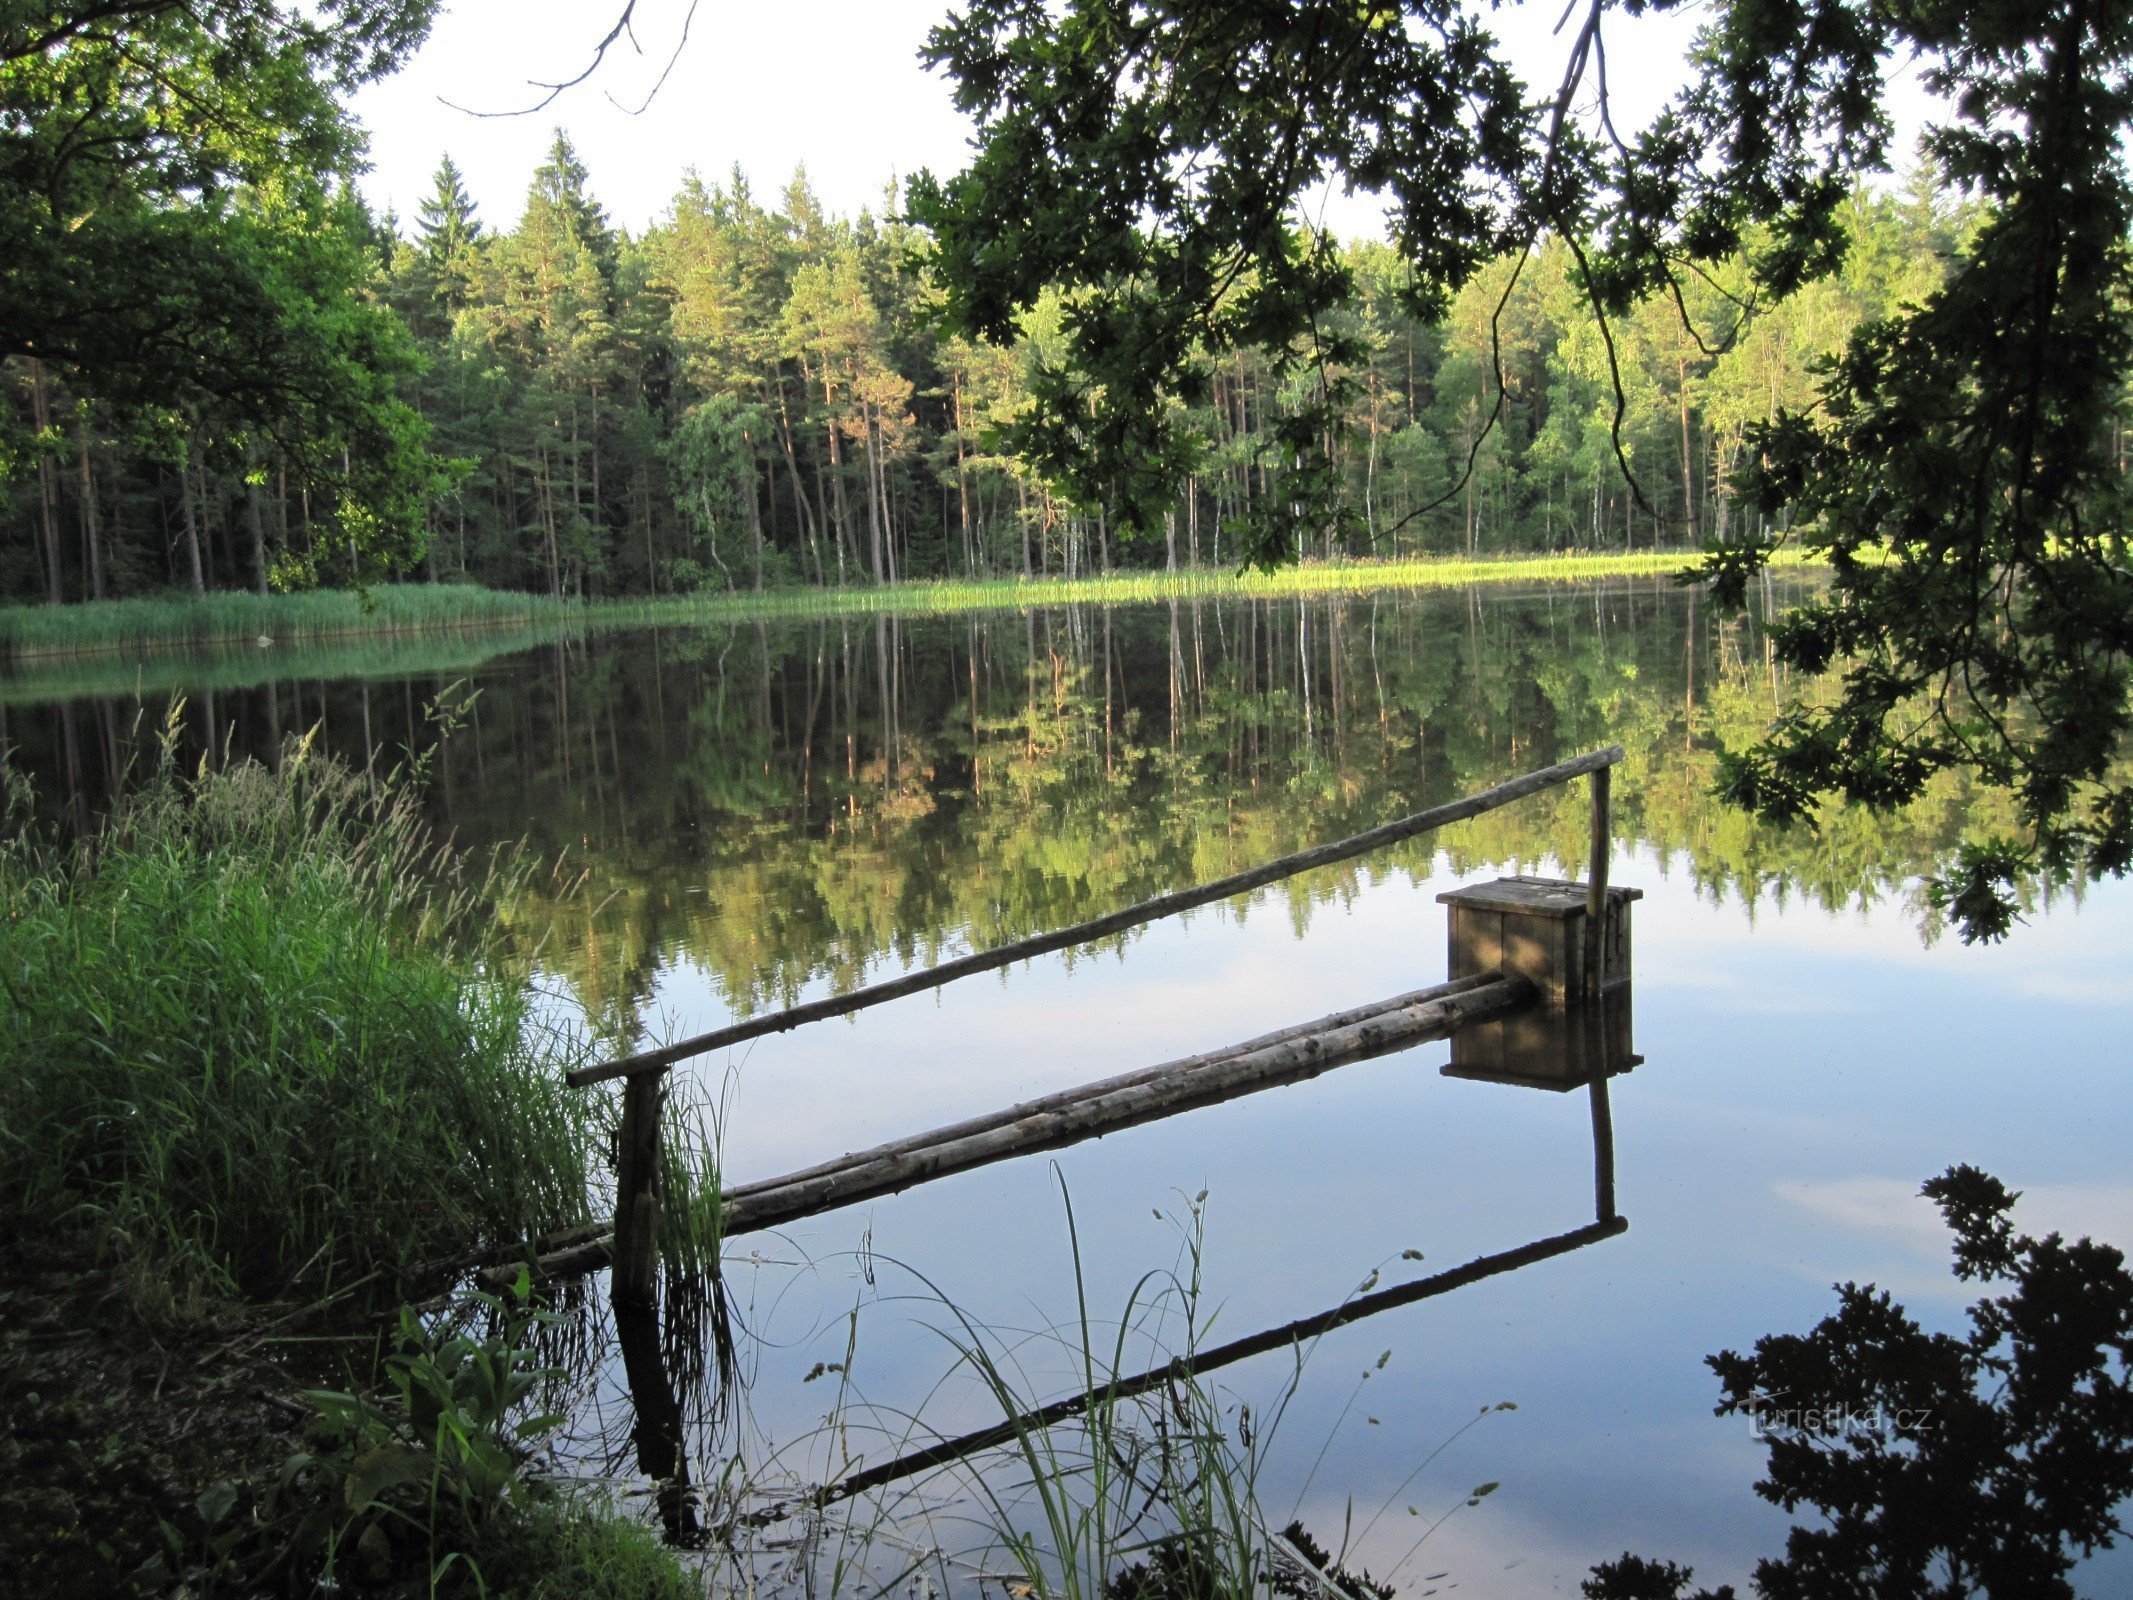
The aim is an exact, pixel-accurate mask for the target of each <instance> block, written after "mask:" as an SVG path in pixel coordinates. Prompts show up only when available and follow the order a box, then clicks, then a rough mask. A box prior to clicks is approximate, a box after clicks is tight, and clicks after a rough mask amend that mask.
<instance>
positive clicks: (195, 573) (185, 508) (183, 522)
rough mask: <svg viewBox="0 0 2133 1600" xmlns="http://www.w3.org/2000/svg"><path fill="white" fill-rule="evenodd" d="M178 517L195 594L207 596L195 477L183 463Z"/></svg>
mask: <svg viewBox="0 0 2133 1600" xmlns="http://www.w3.org/2000/svg"><path fill="white" fill-rule="evenodd" d="M178 515H179V518H180V524H179V525H180V526H181V527H182V528H183V529H184V530H185V565H186V570H187V571H188V573H189V574H190V575H191V577H192V585H193V593H194V594H196V595H200V594H206V593H207V575H206V573H204V572H203V571H202V570H201V568H200V519H199V517H198V516H197V515H196V514H195V512H194V509H193V475H192V472H191V470H190V469H189V468H187V466H186V465H185V464H184V463H183V462H180V463H179V464H178Z"/></svg>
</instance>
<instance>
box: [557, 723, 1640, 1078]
mask: <svg viewBox="0 0 2133 1600" xmlns="http://www.w3.org/2000/svg"><path fill="white" fill-rule="evenodd" d="M1622 759H1623V751H1622V747H1621V746H1620V745H1618V744H1611V745H1608V746H1607V747H1606V748H1604V749H1600V750H1592V751H1588V752H1587V753H1586V754H1584V755H1581V756H1573V757H1571V759H1570V760H1568V761H1558V762H1557V763H1556V764H1555V765H1554V766H1552V767H1543V768H1541V769H1540V770H1539V771H1538V772H1529V773H1526V774H1525V775H1524V776H1522V777H1517V778H1511V779H1509V780H1507V781H1505V782H1503V783H1499V784H1497V785H1495V786H1494V787H1493V788H1489V789H1484V790H1482V791H1481V792H1480V793H1478V794H1470V795H1467V796H1466V797H1465V798H1464V799H1460V800H1454V801H1451V802H1449V803H1448V804H1445V805H1441V806H1432V807H1430V808H1429V809H1428V810H1426V811H1417V812H1415V813H1414V814H1413V815H1412V816H1407V817H1401V818H1400V819H1399V820H1397V821H1395V822H1387V823H1383V824H1381V825H1380V826H1378V827H1375V828H1371V829H1368V830H1367V831H1365V832H1363V833H1358V834H1354V835H1351V836H1350V837H1349V838H1346V839H1336V840H1335V841H1333V842H1332V843H1331V844H1322V845H1317V846H1314V847H1313V848H1311V849H1309V850H1299V851H1297V852H1296V853H1295V854H1294V855H1287V856H1281V857H1279V858H1277V859H1275V860H1273V861H1269V862H1266V863H1265V864H1264V865H1262V866H1257V867H1253V868H1252V869H1251V870H1250V871H1247V872H1238V873H1233V874H1231V875H1230V876H1229V877H1227V878H1217V879H1215V880H1214V881H1213V882H1211V883H1203V884H1198V885H1195V886H1194V887H1192V888H1190V889H1175V890H1172V891H1171V892H1170V893H1168V894H1160V895H1157V896H1156V897H1155V898H1154V899H1152V900H1143V901H1141V902H1140V903H1139V904H1137V905H1130V906H1127V907H1125V908H1123V909H1122V910H1118V911H1113V912H1110V913H1108V914H1106V915H1104V916H1101V917H1096V918H1093V919H1091V920H1090V921H1088V922H1077V923H1075V924H1073V925H1072V926H1071V927H1066V928H1058V929H1055V930H1054V931H1052V932H1050V933H1040V934H1036V935H1034V936H1032V937H1030V938H1027V939H1017V940H1015V941H1014V942H1013V943H1011V944H1003V945H1000V946H998V947H996V948H994V949H991V950H979V951H973V952H972V953H971V954H969V955H965V956H957V957H956V958H955V959H953V960H951V961H943V962H941V963H940V964H939V965H938V966H933V967H926V968H924V969H922V970H920V971H918V972H907V973H905V974H904V975H903V976H902V977H900V978H891V979H889V980H888V981H887V982H885V983H873V984H868V985H866V986H865V987H863V988H859V989H853V990H851V991H850V992H848V993H845V994H840V995H831V996H829V997H828V998H826V999H822V1000H809V1001H807V1002H805V1003H804V1004H801V1005H796V1006H790V1007H788V1008H786V1009H785V1010H783V1011H773V1012H770V1013H768V1014H767V1015H764V1016H760V1017H751V1018H749V1019H748V1020H747V1021H745V1022H735V1023H729V1024H727V1025H726V1026H725V1027H723V1028H714V1029H712V1030H711V1031H710V1032H709V1033H700V1034H697V1035H696V1036H695V1037H693V1038H689V1039H683V1040H680V1041H679V1042H677V1043H674V1044H669V1045H662V1046H660V1047H659V1048H658V1049H656V1050H645V1051H641V1052H640V1053H638V1054H636V1055H633V1056H624V1057H622V1058H621V1059H620V1060H616V1061H607V1062H602V1063H601V1064H599V1065H598V1066H591V1067H579V1068H577V1069H576V1070H575V1071H573V1072H571V1073H569V1074H567V1077H568V1080H569V1081H570V1082H571V1083H573V1084H576V1085H577V1086H579V1087H580V1088H583V1087H585V1086H586V1085H588V1084H595V1083H605V1082H607V1081H608V1080H609V1079H612V1078H627V1077H632V1076H634V1075H636V1074H638V1073H645V1072H665V1071H666V1070H667V1069H668V1068H670V1067H672V1066H673V1065H675V1063H677V1062H681V1061H686V1060H688V1059H689V1058H690V1057H691V1056H700V1055H703V1054H705V1053H706V1052H708V1051H712V1050H717V1049H720V1048H723V1047H724V1046H726V1045H732V1044H741V1043H744V1042H745V1041H747V1040H749V1039H760V1038H762V1037H763V1036H764V1035H766V1034H772V1033H784V1032H787V1031H788V1030H790V1029H793V1028H797V1027H800V1026H802V1025H803V1024H805V1023H809V1022H821V1021H824V1020H826V1019H827V1018H830V1017H844V1016H850V1015H851V1014H852V1013H853V1012H855V1011H865V1010H867V1009H868V1008H869V1007H871V1006H878V1005H881V1004H882V1003H884V1002H885V1001H889V1000H900V999H902V998H903V997H904V996H906V995H913V994H923V993H925V992H926V991H927V990H929V989H939V988H944V987H945V986H947V985H948V984H951V983H953V982H955V981H956V980H957V979H958V978H968V977H974V976H975V975H977V974H978V973H981V972H995V971H998V970H999V969H1000V968H1001V967H1007V966H1012V965H1014V963H1016V962H1017V961H1027V960H1029V959H1030V958H1032V957H1034V956H1042V955H1050V954H1051V953H1052V952H1053V951H1055V950H1065V949H1068V948H1070V947H1071V946H1074V945H1077V944H1088V943H1090V942H1091V941H1092V940H1096V939H1104V938H1109V937H1110V936H1111V935H1113V934H1116V933H1124V932H1125V931H1126V930H1128V929H1129V928H1139V927H1144V926H1146V925H1147V924H1148V923H1151V922H1159V921H1161V920H1162V919H1163V918H1165V917H1174V916H1176V915H1177V914H1178V913H1180V912H1183V911H1191V910H1193V909H1195V908H1196V907H1199V906H1204V905H1211V904H1213V903H1214V902H1215V901H1217V900H1227V899H1229V898H1230V897H1231V896H1232V895H1238V894H1245V893H1248V892H1249V891H1251V890H1253V889H1259V888H1263V887H1265V886H1266V885H1267V884H1270V883H1279V882H1280V881H1281V880H1282V879H1284V878H1293V877H1295V876H1296V875H1297V874H1298V873H1300V872H1309V871H1310V870H1311V869H1312V868H1314V867H1326V866H1332V865H1333V864H1335V863H1336V862H1341V861H1351V860H1353V859H1354V858H1355V857H1357V856H1360V855H1367V854H1368V853H1369V852H1370V851H1372V850H1379V849H1382V848H1384V847H1385V846H1386V845H1390V844H1398V843H1400V842H1401V841H1402V840H1405V839H1412V838H1413V837H1415V835H1417V834H1421V833H1428V832H1430V831H1431V830H1432V829H1436V828H1442V827H1448V826H1449V825H1450V824H1452V823H1455V822H1464V821H1466V820H1467V819H1468V818H1470V817H1478V816H1480V815H1482V814H1483V813H1484V812H1489V811H1494V810H1495V809H1496V808H1497V807H1499V806H1506V805H1509V804H1510V803H1511V802H1512V801H1514V800H1522V799H1524V798H1525V797H1526V796H1527V795H1529V794H1538V793H1539V792H1540V791H1541V790H1543V789H1552V788H1554V787H1556V786H1557V785H1558V784H1564V783H1568V782H1570V781H1571V780H1572V779H1573V778H1581V777H1583V776H1584V775H1585V774H1586V773H1588V772H1603V771H1604V770H1605V769H1606V768H1608V767H1611V766H1613V765H1614V764H1615V763H1616V762H1618V761H1620V760H1622Z"/></svg>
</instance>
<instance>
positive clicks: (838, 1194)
mask: <svg viewBox="0 0 2133 1600" xmlns="http://www.w3.org/2000/svg"><path fill="white" fill-rule="evenodd" d="M1417 992H1418V993H1423V994H1429V995H1430V996H1431V997H1430V998H1427V999H1422V1000H1411V1001H1410V1003H1407V1004H1391V1005H1388V1006H1387V1007H1385V1008H1378V1007H1361V1008H1358V1009H1357V1010H1356V1011H1353V1012H1339V1013H1336V1014H1335V1015H1333V1016H1331V1017H1326V1018H1321V1019H1320V1021H1319V1022H1317V1023H1315V1024H1307V1025H1305V1026H1303V1027H1300V1028H1288V1029H1283V1030H1281V1032H1280V1033H1278V1034H1274V1035H1268V1036H1267V1039H1270V1040H1272V1041H1274V1042H1271V1043H1269V1042H1266V1040H1255V1041H1252V1042H1251V1043H1250V1044H1248V1045H1245V1046H1240V1047H1237V1048H1236V1049H1233V1050H1229V1051H1222V1052H1216V1053H1214V1054H1211V1055H1207V1056H1190V1057H1186V1058H1184V1060H1182V1061H1178V1062H1168V1063H1165V1064H1164V1065H1163V1066H1162V1067H1158V1068H1150V1069H1146V1070H1144V1071H1141V1072H1134V1073H1128V1074H1124V1075H1123V1076H1122V1077H1121V1078H1117V1079H1106V1080H1102V1081H1100V1082H1098V1083H1094V1084H1088V1085H1084V1086H1083V1087H1082V1088H1081V1089H1079V1090H1068V1091H1065V1092H1063V1093H1061V1094H1055V1095H1047V1096H1044V1097H1043V1098H1041V1099H1039V1100H1034V1101H1026V1102H1024V1103H1023V1104H1021V1105H1018V1106H1013V1107H1010V1108H1009V1109H1008V1110H1006V1111H1004V1112H999V1113H995V1114H993V1115H990V1116H985V1117H977V1118H971V1119H969V1120H968V1121H967V1122H963V1123H954V1124H950V1125H949V1126H947V1127H945V1128H936V1129H934V1130H932V1131H931V1132H930V1133H925V1134H919V1135H915V1136H913V1137H910V1138H905V1139H899V1140H896V1141H894V1142H892V1143H891V1144H887V1145H881V1146H877V1147H876V1148H874V1149H872V1150H865V1151H860V1152H858V1153H856V1154H853V1155H849V1156H845V1157H843V1158H840V1159H839V1160H837V1161H835V1162H827V1163H824V1164H822V1165H821V1166H817V1167H812V1168H808V1169H806V1170H805V1171H804V1172H800V1173H794V1174H789V1175H787V1176H786V1177H782V1178H775V1179H769V1180H765V1181H763V1182H759V1183H754V1184H750V1185H748V1186H747V1188H746V1189H745V1190H734V1191H731V1192H729V1193H728V1194H727V1195H726V1196H725V1197H724V1224H725V1231H726V1235H727V1237H729V1238H731V1237H734V1236H736V1235H739V1234H743V1233H753V1232H758V1231H760V1230H762V1229H765V1228H772V1227H778V1226H781V1225H783V1224H785V1223H788V1222H796V1221H798V1220H800V1219H801V1218H803V1217H809V1216H814V1215H815V1214H817V1213H819V1212H823V1211H833V1210H836V1209H837V1208H839V1207H841V1206H847V1205H853V1204H856V1203H858V1202H859V1201H862V1200H872V1199H878V1198H880V1197H881V1196H883V1195H889V1194H894V1193H896V1192H898V1191H899V1190H902V1189H908V1188H911V1187H912V1186H914V1185H916V1184H920V1183H927V1182H930V1181H932V1180H933V1179H935V1178H944V1177H948V1176H950V1175H951V1174H953V1173H958V1172H968V1171H971V1170H973V1169H975V1168H978V1167H984V1166H990V1165H992V1164H993V1163H995V1162H999V1161H1006V1160H1009V1159H1010V1158H1012V1157H1015V1156H1021V1155H1031V1154H1035V1153H1037V1152H1039V1151H1044V1150H1057V1149H1060V1148H1063V1147H1064V1146H1067V1145H1071V1144H1078V1143H1079V1142H1081V1141H1082V1140H1084V1139H1092V1138H1098V1137H1101V1136H1102V1135H1104V1134H1106V1133H1113V1132H1117V1131H1119V1130H1120V1129H1124V1128H1131V1127H1138V1126H1139V1125H1141V1124H1142V1123H1146V1122H1154V1121H1158V1120H1160V1119H1161V1118H1164V1117H1169V1116H1174V1115H1176V1114H1178V1113H1179V1112H1182V1111H1190V1110H1194V1109H1197V1108H1198V1107H1201V1106H1209V1105H1217V1104H1220V1103H1221V1102H1222V1101H1225V1100H1234V1099H1236V1098H1238V1097H1239V1096H1242V1095H1247V1094H1252V1093H1256V1092H1257V1091H1259V1090H1261V1089H1272V1088H1277V1087H1279V1086H1281V1085H1283V1084H1290V1083H1302V1082H1305V1081H1306V1080H1308V1079H1311V1078H1315V1077H1317V1076H1319V1075H1320V1074H1321V1073H1324V1072H1329V1071H1331V1070H1332V1069H1333V1068H1335V1067H1338V1066H1344V1065H1346V1064H1347V1063H1349V1062H1353V1061H1363V1060H1368V1059H1370V1058H1371V1057H1373V1056H1381V1055H1387V1054H1390V1053H1391V1052H1393V1051H1395V1050H1403V1049H1406V1048H1408V1047H1409V1046H1411V1045H1416V1044H1421V1043H1423V1042H1425V1041H1427V1040H1431V1039H1442V1038H1444V1037H1446V1036H1447V1035H1449V1034H1451V1033H1452V1032H1454V1031H1455V1030H1456V1029H1458V1028H1460V1027H1463V1026H1466V1025H1468V1024H1470V1023H1474V1022H1480V1021H1485V1020H1487V1019H1488V1018H1491V1017H1497V1016H1502V1015H1503V1014H1505V1013H1506V1012H1509V1011H1511V1010H1514V1009H1516V1008H1517V1007H1519V1006H1521V1005H1525V1004H1527V1003H1528V1002H1529V1001H1530V1000H1531V998H1532V993H1533V988H1532V985H1531V984H1529V983H1527V982H1526V981H1525V980H1523V979H1521V978H1504V977H1486V978H1484V979H1483V980H1482V981H1480V982H1474V981H1472V980H1467V981H1464V982H1460V983H1455V984H1445V985H1439V986H1438V987H1437V988H1436V990H1434V991H1417ZM1403 998H1407V997H1403ZM633 1081H635V1080H633ZM611 1249H612V1240H599V1239H594V1240H589V1241H587V1242H585V1243H583V1244H579V1245H576V1246H573V1247H571V1248H570V1249H567V1250H562V1251H557V1252H554V1253H552V1254H550V1255H546V1256H543V1257H541V1258H540V1260H539V1261H538V1262H536V1263H534V1266H535V1270H536V1272H537V1273H538V1275H540V1276H542V1277H551V1278H552V1277H562V1276H568V1275H571V1274H574V1273H582V1272H588V1271H594V1270H597V1269H598V1268H599V1267H601V1266H603V1265H605V1264H606V1262H607V1260H608V1258H609V1252H610V1251H611ZM515 1271H516V1268H515V1267H500V1268H495V1269H492V1273H500V1274H503V1275H505V1276H509V1275H510V1274H511V1273H513V1272H515ZM486 1276H489V1275H488V1274H485V1277H486Z"/></svg>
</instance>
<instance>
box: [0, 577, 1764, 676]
mask: <svg viewBox="0 0 2133 1600" xmlns="http://www.w3.org/2000/svg"><path fill="white" fill-rule="evenodd" d="M1700 559H1701V557H1700V556H1699V555H1698V554H1697V553H1696V552H1694V551H1657V552H1654V551H1640V552H1637V553H1635V554H1631V555H1623V554H1619V553H1618V554H1566V555H1547V556H1514V557H1504V558H1501V559H1493V560H1482V561H1466V560H1456V559H1429V560H1417V561H1397V562H1392V561H1388V562H1339V563H1331V564H1326V563H1316V562H1312V563H1305V564H1302V565H1299V566H1294V567H1284V568H1282V569H1281V570H1279V571H1276V572H1271V573H1263V572H1246V573H1233V572H1227V571H1206V570H1187V571H1179V572H1117V573H1112V574H1110V575H1108V576H1101V577H1092V578H1075V579H1065V578H1039V579H1020V578H1002V579H992V580H986V581H980V582H963V581H942V582H922V583H901V584H890V585H887V586H885V587H880V588H872V587H869V588H844V589H817V588H784V589H768V590H763V591H760V592H757V591H753V590H732V591H717V592H701V593H697V594H691V595H681V596H667V597H655V598H636V599H617V600H591V601H573V600H555V599H551V598H549V597H548V596H546V595H533V594H516V593H507V592H503V591H498V590H491V589H481V588H476V587H474V586H472V585H469V584H387V585H381V586H380V587H378V588H376V589H374V590H372V591H371V592H370V593H369V594H367V595H358V594H355V593H353V592H349V591H343V590H328V591H319V592H315V593H309V594H283V595H255V594H248V593H229V594H213V595H208V596H205V597H203V598H194V597H192V596H189V595H182V596H181V595H174V596H164V597H155V598H145V599H135V600H106V601H95V602H91V603H89V604H86V605H70V606H7V607H0V654H4V656H5V658H6V659H7V660H8V661H9V662H13V663H23V662H33V661H40V660H51V659H58V658H66V657H79V656H99V655H102V656H112V655H121V656H122V655H140V654H143V653H147V652H151V651H159V650H184V649H193V648H198V647H200V646H205V645H224V646H227V645H272V646H275V647H277V649H280V648H286V647H290V646H314V647H315V646H318V645H322V644H327V643H331V642H333V641H339V640H353V639H377V638H388V637H391V636H394V635H426V636H436V635H442V634H452V633H478V632H486V631H489V630H494V629H507V628H516V629H525V628H528V627H531V626H549V627H552V626H554V625H556V624H559V623H564V624H572V625H577V626H589V627H628V626H632V625H640V624H647V623H662V622H674V623H688V622H731V621H752V620H755V619H759V618H760V619H764V620H777V619H784V618H795V617H822V616H850V615H874V614H882V613H895V614H923V613H941V612H956V611H976V610H998V609H1003V608H1005V609H1014V608H1020V607H1024V606H1042V605H1065V604H1070V603H1128V602H1133V601H1148V600H1169V599H1192V598H1207V599H1215V598H1231V597H1251V598H1263V597H1274V596H1283V595H1300V594H1325V593H1338V592H1366V591H1370V590H1383V589H1432V588H1452V587H1461V586H1464V585H1466V584H1470V583H1567V582H1577V581H1582V580H1588V579H1594V578H1609V577H1625V576H1661V575H1666V574H1671V573H1675V572H1680V571H1682V570H1684V569H1686V568H1688V567H1690V566H1693V565H1695V564H1696V562H1697V561H1699V560H1700ZM1780 564H1781V565H1791V564H1797V558H1787V559H1786V560H1783V561H1781V562H1780Z"/></svg>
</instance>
